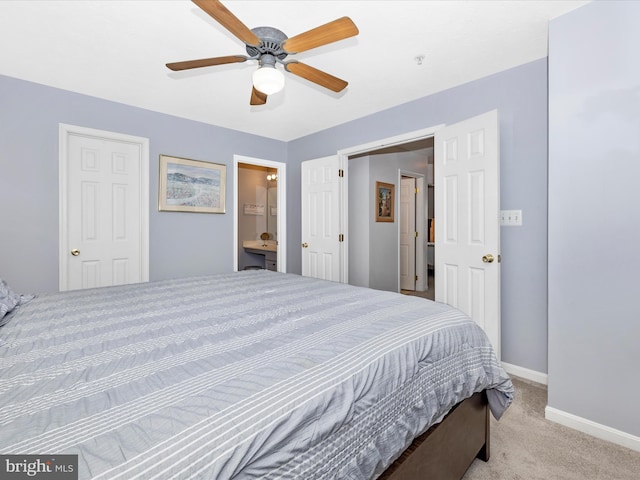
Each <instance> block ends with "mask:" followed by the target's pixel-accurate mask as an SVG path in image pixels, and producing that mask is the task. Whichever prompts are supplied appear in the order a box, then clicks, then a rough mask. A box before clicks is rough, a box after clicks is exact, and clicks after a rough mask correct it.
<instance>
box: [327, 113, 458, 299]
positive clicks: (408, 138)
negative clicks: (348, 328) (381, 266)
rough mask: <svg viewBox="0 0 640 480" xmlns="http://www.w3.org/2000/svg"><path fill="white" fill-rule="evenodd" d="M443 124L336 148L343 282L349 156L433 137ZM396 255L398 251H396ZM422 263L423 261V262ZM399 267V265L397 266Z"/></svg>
mask: <svg viewBox="0 0 640 480" xmlns="http://www.w3.org/2000/svg"><path fill="white" fill-rule="evenodd" d="M444 126H445V125H444V124H440V125H436V126H433V127H428V128H423V129H420V130H415V131H413V132H409V133H404V134H402V135H396V136H394V137H388V138H384V139H381V140H376V141H373V142H370V143H365V144H362V145H357V146H353V147H348V148H344V149H342V150H338V165H339V167H340V168H341V169H343V170H344V174H345V181H344V182H343V192H342V195H341V198H343V199H345V200H346V201H341V202H340V219H341V225H340V231H341V232H345V239H344V247H343V248H344V255H343V257H342V265H341V269H342V271H341V276H340V278H342V279H343V280H342V281H343V283H349V258H348V256H349V235H348V232H349V211H348V210H349V208H348V198H349V182H348V181H347V175H348V174H349V173H348V171H349V169H348V164H349V157H350V156H352V155H358V154H362V153H367V152H370V151H372V150H379V149H380V148H384V147H391V146H394V145H402V144H403V143H409V142H413V141H415V140H422V139H424V138H428V137H433V136H434V135H435V133H436V131H438V130H440V129H441V128H442V127H444ZM399 244H400V239H399V238H398V245H399ZM398 255H400V252H399V251H398ZM398 263H399V262H398ZM423 263H424V262H423ZM398 268H399V267H398ZM399 289H400V270H398V291H400V290H399Z"/></svg>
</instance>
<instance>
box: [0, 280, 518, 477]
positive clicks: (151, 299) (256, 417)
mask: <svg viewBox="0 0 640 480" xmlns="http://www.w3.org/2000/svg"><path fill="white" fill-rule="evenodd" d="M11 315H12V317H11V319H10V320H9V322H8V323H7V325H5V326H4V327H2V328H1V329H0V340H1V341H2V345H0V453H2V454H11V453H15V454H78V456H79V478H80V479H86V478H99V479H126V480H130V479H144V480H150V479H162V480H165V479H170V478H175V479H187V478H197V479H200V478H203V479H204V478H206V479H225V480H226V479H232V478H234V479H236V478H237V479H241V478H267V479H276V478H291V479H304V480H313V479H329V478H336V479H342V478H345V479H346V478H348V479H371V478H375V477H376V476H378V475H379V474H380V473H381V472H382V471H384V469H385V468H386V467H387V466H388V465H389V464H390V463H392V461H393V460H394V459H395V458H396V457H397V456H398V455H399V454H400V453H401V452H402V450H404V449H405V448H406V447H407V446H408V444H410V443H411V441H412V439H413V438H414V437H415V436H417V435H419V434H420V433H421V432H423V431H424V430H426V429H427V428H428V427H429V426H430V425H432V424H433V423H435V422H438V421H440V420H441V418H442V417H443V416H444V415H445V414H446V413H447V411H448V410H449V409H450V408H451V407H452V406H453V405H455V404H456V403H458V402H459V401H461V400H463V399H464V398H466V397H469V396H471V395H472V394H473V393H474V392H476V391H480V390H483V389H491V390H490V395H489V399H490V405H491V407H492V411H493V412H494V415H496V416H497V417H499V416H500V415H501V414H502V412H503V411H504V409H505V408H506V407H507V406H508V405H509V403H510V402H511V399H512V397H513V386H512V384H511V381H510V380H509V378H508V376H507V375H506V373H505V372H504V370H503V369H502V368H501V367H500V365H499V363H498V362H497V360H496V358H495V355H494V352H493V350H492V348H491V346H490V344H489V342H488V340H487V338H486V336H485V335H484V332H482V330H481V329H480V328H479V327H478V326H477V325H476V324H475V323H474V322H472V321H471V320H469V319H468V318H467V317H465V316H464V315H463V314H461V313H460V312H459V311H457V310H454V309H452V308H450V307H447V306H445V305H442V304H438V303H434V302H430V301H428V300H424V299H421V298H415V297H407V296H403V295H399V294H395V293H389V292H380V291H375V290H370V289H365V288H358V287H352V286H349V285H344V284H338V283H332V282H327V281H322V280H317V279H312V278H306V277H300V276H297V275H291V274H282V273H274V272H268V271H245V272H238V273H231V274H221V275H214V276H207V277H195V278H187V279H180V280H168V281H160V282H152V283H147V284H136V285H128V286H120V287H110V288H102V289H94V290H84V291H76V292H65V293H56V294H48V295H41V296H39V297H36V298H35V299H34V300H32V301H31V302H30V303H29V304H27V305H24V306H22V307H20V308H19V309H18V310H17V311H16V312H15V313H13V314H11Z"/></svg>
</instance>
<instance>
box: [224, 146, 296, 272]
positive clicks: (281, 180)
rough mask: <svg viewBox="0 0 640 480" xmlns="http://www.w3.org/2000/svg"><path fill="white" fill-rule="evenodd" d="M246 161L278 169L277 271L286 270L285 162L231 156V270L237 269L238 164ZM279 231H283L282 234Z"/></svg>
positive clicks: (235, 270) (250, 163)
mask: <svg viewBox="0 0 640 480" xmlns="http://www.w3.org/2000/svg"><path fill="white" fill-rule="evenodd" d="M240 163H247V164H249V165H258V166H261V167H268V168H275V169H277V170H278V220H277V224H278V227H277V228H278V252H277V254H276V255H277V263H278V271H279V272H286V271H287V164H286V163H283V162H274V161H273V160H265V159H262V158H253V157H245V156H242V155H234V156H233V208H234V209H235V211H236V214H235V215H234V216H233V271H234V272H237V271H238V221H239V215H240V209H239V208H238V164H240ZM281 232H284V234H282V233H281Z"/></svg>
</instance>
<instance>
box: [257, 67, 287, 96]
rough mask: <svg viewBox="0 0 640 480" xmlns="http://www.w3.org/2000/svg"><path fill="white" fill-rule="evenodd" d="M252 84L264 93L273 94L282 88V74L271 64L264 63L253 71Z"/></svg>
mask: <svg viewBox="0 0 640 480" xmlns="http://www.w3.org/2000/svg"><path fill="white" fill-rule="evenodd" d="M253 86H254V87H255V89H256V90H258V91H260V92H262V93H264V94H265V95H273V94H274V93H278V92H279V91H280V90H282V89H283V88H284V74H283V73H282V72H281V71H279V70H276V68H275V67H273V66H270V65H264V66H262V67H260V68H258V69H257V70H256V71H255V72H253Z"/></svg>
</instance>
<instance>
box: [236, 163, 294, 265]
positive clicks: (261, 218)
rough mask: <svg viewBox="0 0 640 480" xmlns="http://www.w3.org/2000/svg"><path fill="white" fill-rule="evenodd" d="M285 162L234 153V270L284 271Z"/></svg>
mask: <svg viewBox="0 0 640 480" xmlns="http://www.w3.org/2000/svg"><path fill="white" fill-rule="evenodd" d="M285 205H286V164H284V163H281V162H274V161H270V160H262V159H257V158H251V157H243V156H239V155H235V156H234V207H235V212H236V215H235V216H234V260H233V262H234V270H245V269H250V268H258V269H266V270H273V271H278V272H286V208H278V206H283V207H284V206H285Z"/></svg>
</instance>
